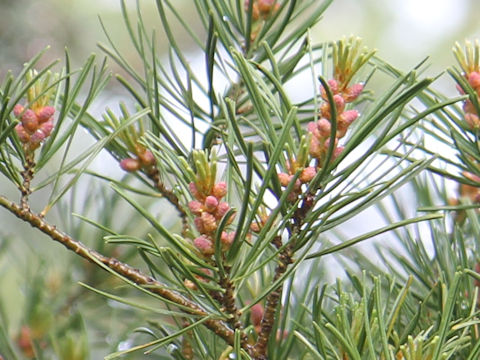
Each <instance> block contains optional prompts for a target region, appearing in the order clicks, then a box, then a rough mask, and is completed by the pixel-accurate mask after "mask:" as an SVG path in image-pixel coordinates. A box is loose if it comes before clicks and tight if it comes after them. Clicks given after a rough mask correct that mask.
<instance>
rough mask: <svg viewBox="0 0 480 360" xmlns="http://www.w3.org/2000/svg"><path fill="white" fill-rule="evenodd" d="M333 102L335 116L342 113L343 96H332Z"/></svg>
mask: <svg viewBox="0 0 480 360" xmlns="http://www.w3.org/2000/svg"><path fill="white" fill-rule="evenodd" d="M333 101H334V103H335V106H336V109H337V114H340V113H341V112H343V110H344V109H345V99H344V98H343V96H342V95H340V94H337V95H333Z"/></svg>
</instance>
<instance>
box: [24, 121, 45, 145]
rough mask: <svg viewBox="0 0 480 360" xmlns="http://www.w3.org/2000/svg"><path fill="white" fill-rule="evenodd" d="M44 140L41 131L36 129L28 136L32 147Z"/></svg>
mask: <svg viewBox="0 0 480 360" xmlns="http://www.w3.org/2000/svg"><path fill="white" fill-rule="evenodd" d="M24 127H25V126H24ZM45 138H46V136H45V134H44V133H43V131H42V130H40V129H38V130H37V131H35V132H34V133H33V134H32V135H31V136H30V143H31V144H33V145H39V144H40V143H41V142H42V141H43V140H45Z"/></svg>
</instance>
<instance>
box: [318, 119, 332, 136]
mask: <svg viewBox="0 0 480 360" xmlns="http://www.w3.org/2000/svg"><path fill="white" fill-rule="evenodd" d="M317 128H318V132H319V134H320V136H322V137H328V136H330V132H331V131H332V124H330V121H328V120H327V119H325V118H321V119H320V120H318V122H317Z"/></svg>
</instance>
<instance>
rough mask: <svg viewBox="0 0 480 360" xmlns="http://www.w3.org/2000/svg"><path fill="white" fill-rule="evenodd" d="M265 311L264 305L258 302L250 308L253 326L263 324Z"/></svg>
mask: <svg viewBox="0 0 480 360" xmlns="http://www.w3.org/2000/svg"><path fill="white" fill-rule="evenodd" d="M264 312H265V310H264V308H263V305H262V304H260V303H257V304H255V305H253V306H252V307H251V308H250V321H251V322H252V325H253V326H259V325H260V324H261V322H262V318H263V313H264Z"/></svg>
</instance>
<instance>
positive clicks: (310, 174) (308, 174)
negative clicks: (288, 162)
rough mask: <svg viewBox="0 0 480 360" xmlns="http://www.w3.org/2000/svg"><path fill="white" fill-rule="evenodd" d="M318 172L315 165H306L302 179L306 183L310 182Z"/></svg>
mask: <svg viewBox="0 0 480 360" xmlns="http://www.w3.org/2000/svg"><path fill="white" fill-rule="evenodd" d="M316 174H317V170H316V169H315V168H314V167H313V166H309V167H306V168H305V169H303V170H302V173H301V174H300V181H301V182H302V183H304V184H305V183H309V182H310V181H312V179H313V178H314V177H315V175H316Z"/></svg>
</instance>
